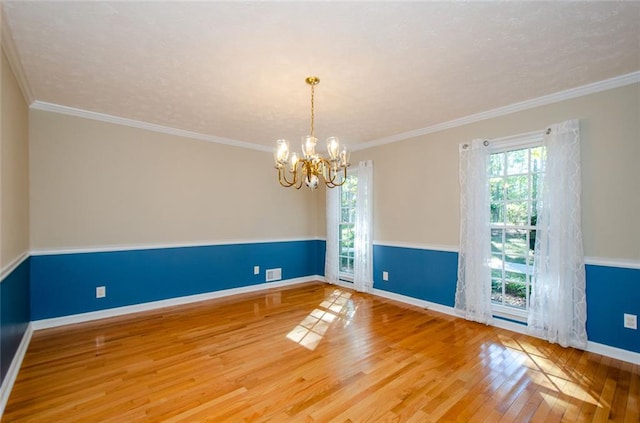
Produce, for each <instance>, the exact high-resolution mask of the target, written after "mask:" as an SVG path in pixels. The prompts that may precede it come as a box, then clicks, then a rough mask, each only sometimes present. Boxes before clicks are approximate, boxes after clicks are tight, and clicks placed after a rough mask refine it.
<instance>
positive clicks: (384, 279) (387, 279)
mask: <svg viewBox="0 0 640 423" xmlns="http://www.w3.org/2000/svg"><path fill="white" fill-rule="evenodd" d="M382 280H383V281H385V282H389V272H382Z"/></svg>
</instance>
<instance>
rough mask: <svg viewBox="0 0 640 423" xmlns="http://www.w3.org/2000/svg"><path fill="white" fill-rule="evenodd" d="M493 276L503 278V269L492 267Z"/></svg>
mask: <svg viewBox="0 0 640 423" xmlns="http://www.w3.org/2000/svg"><path fill="white" fill-rule="evenodd" d="M491 277H492V278H502V270H501V269H491Z"/></svg>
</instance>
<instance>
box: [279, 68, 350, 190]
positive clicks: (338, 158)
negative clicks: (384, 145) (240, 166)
mask: <svg viewBox="0 0 640 423" xmlns="http://www.w3.org/2000/svg"><path fill="white" fill-rule="evenodd" d="M305 82H306V83H307V84H308V85H310V86H311V129H310V134H309V135H305V136H303V137H302V156H301V157H299V156H298V154H297V153H296V152H292V153H290V150H289V141H287V140H285V139H279V140H277V141H276V148H275V150H274V153H273V156H274V160H275V167H276V169H278V182H280V185H282V186H283V187H285V188H288V187H295V188H296V189H300V187H302V184H303V182H304V183H305V184H306V185H307V186H308V187H309V188H310V189H316V188H318V184H319V183H320V181H321V180H322V182H324V184H325V185H326V186H327V187H329V188H335V187H339V186H340V185H342V184H344V181H345V180H346V179H347V168H348V167H349V165H350V164H351V163H349V157H350V152H349V149H348V148H347V146H346V145H343V146H342V148H340V140H339V139H338V138H337V137H329V138H327V151H328V153H329V157H328V158H325V157H322V156H321V155H320V154H318V153H316V144H317V143H318V139H317V138H316V137H315V136H314V129H315V128H314V124H315V104H314V100H315V98H314V94H315V86H316V85H318V84H319V83H320V78H318V77H317V76H310V77H308V78H307V79H305Z"/></svg>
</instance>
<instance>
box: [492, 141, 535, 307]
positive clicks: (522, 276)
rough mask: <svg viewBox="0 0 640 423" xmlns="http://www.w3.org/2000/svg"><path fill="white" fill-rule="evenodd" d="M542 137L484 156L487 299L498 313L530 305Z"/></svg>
mask: <svg viewBox="0 0 640 423" xmlns="http://www.w3.org/2000/svg"><path fill="white" fill-rule="evenodd" d="M541 141H542V140H541V139H540V140H539V141H534V142H529V143H528V145H526V146H523V145H520V146H518V147H513V146H511V147H508V146H504V145H503V146H502V151H496V149H492V154H491V155H490V158H489V160H490V171H489V188H490V201H491V212H490V219H491V222H490V227H491V302H492V304H493V309H494V311H495V312H497V314H500V312H501V311H502V312H504V313H505V314H509V315H515V316H521V317H525V316H526V311H527V310H528V308H529V296H530V294H531V285H532V283H534V281H533V280H532V279H533V275H532V274H533V272H532V270H533V257H534V245H535V237H536V222H537V217H536V206H537V203H536V201H537V197H538V189H539V185H538V181H539V180H541V177H542V171H543V170H544V169H542V164H543V163H544V154H545V151H544V148H543V147H542V146H541V145H540V144H541Z"/></svg>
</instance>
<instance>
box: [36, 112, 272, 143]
mask: <svg viewBox="0 0 640 423" xmlns="http://www.w3.org/2000/svg"><path fill="white" fill-rule="evenodd" d="M30 108H31V109H33V110H43V111H45V112H53V113H60V114H63V115H69V116H75V117H81V118H85V119H91V120H97V121H100V122H106V123H114V124H117V125H123V126H129V127H132V128H138V129H146V130H148V131H153V132H160V133H163V134H169V135H177V136H179V137H184V138H191V139H195V140H199V141H207V142H213V143H217V144H225V145H231V146H233V147H241V148H248V149H250V150H257V151H266V152H271V151H272V150H273V149H272V148H271V147H267V146H264V145H259V144H254V143H250V142H246V141H240V140H235V139H232V138H223V137H216V136H214V135H206V134H201V133H199V132H191V131H185V130H184V129H176V128H171V127H169V126H163V125H157V124H155V123H149V122H143V121H141V120H134V119H128V118H123V117H119V116H113V115H108V114H105V113H98V112H92V111H89V110H83V109H76V108H75V107H69V106H62V105H59V104H54V103H47V102H45V101H39V100H36V101H34V102H33V103H31V106H30Z"/></svg>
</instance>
